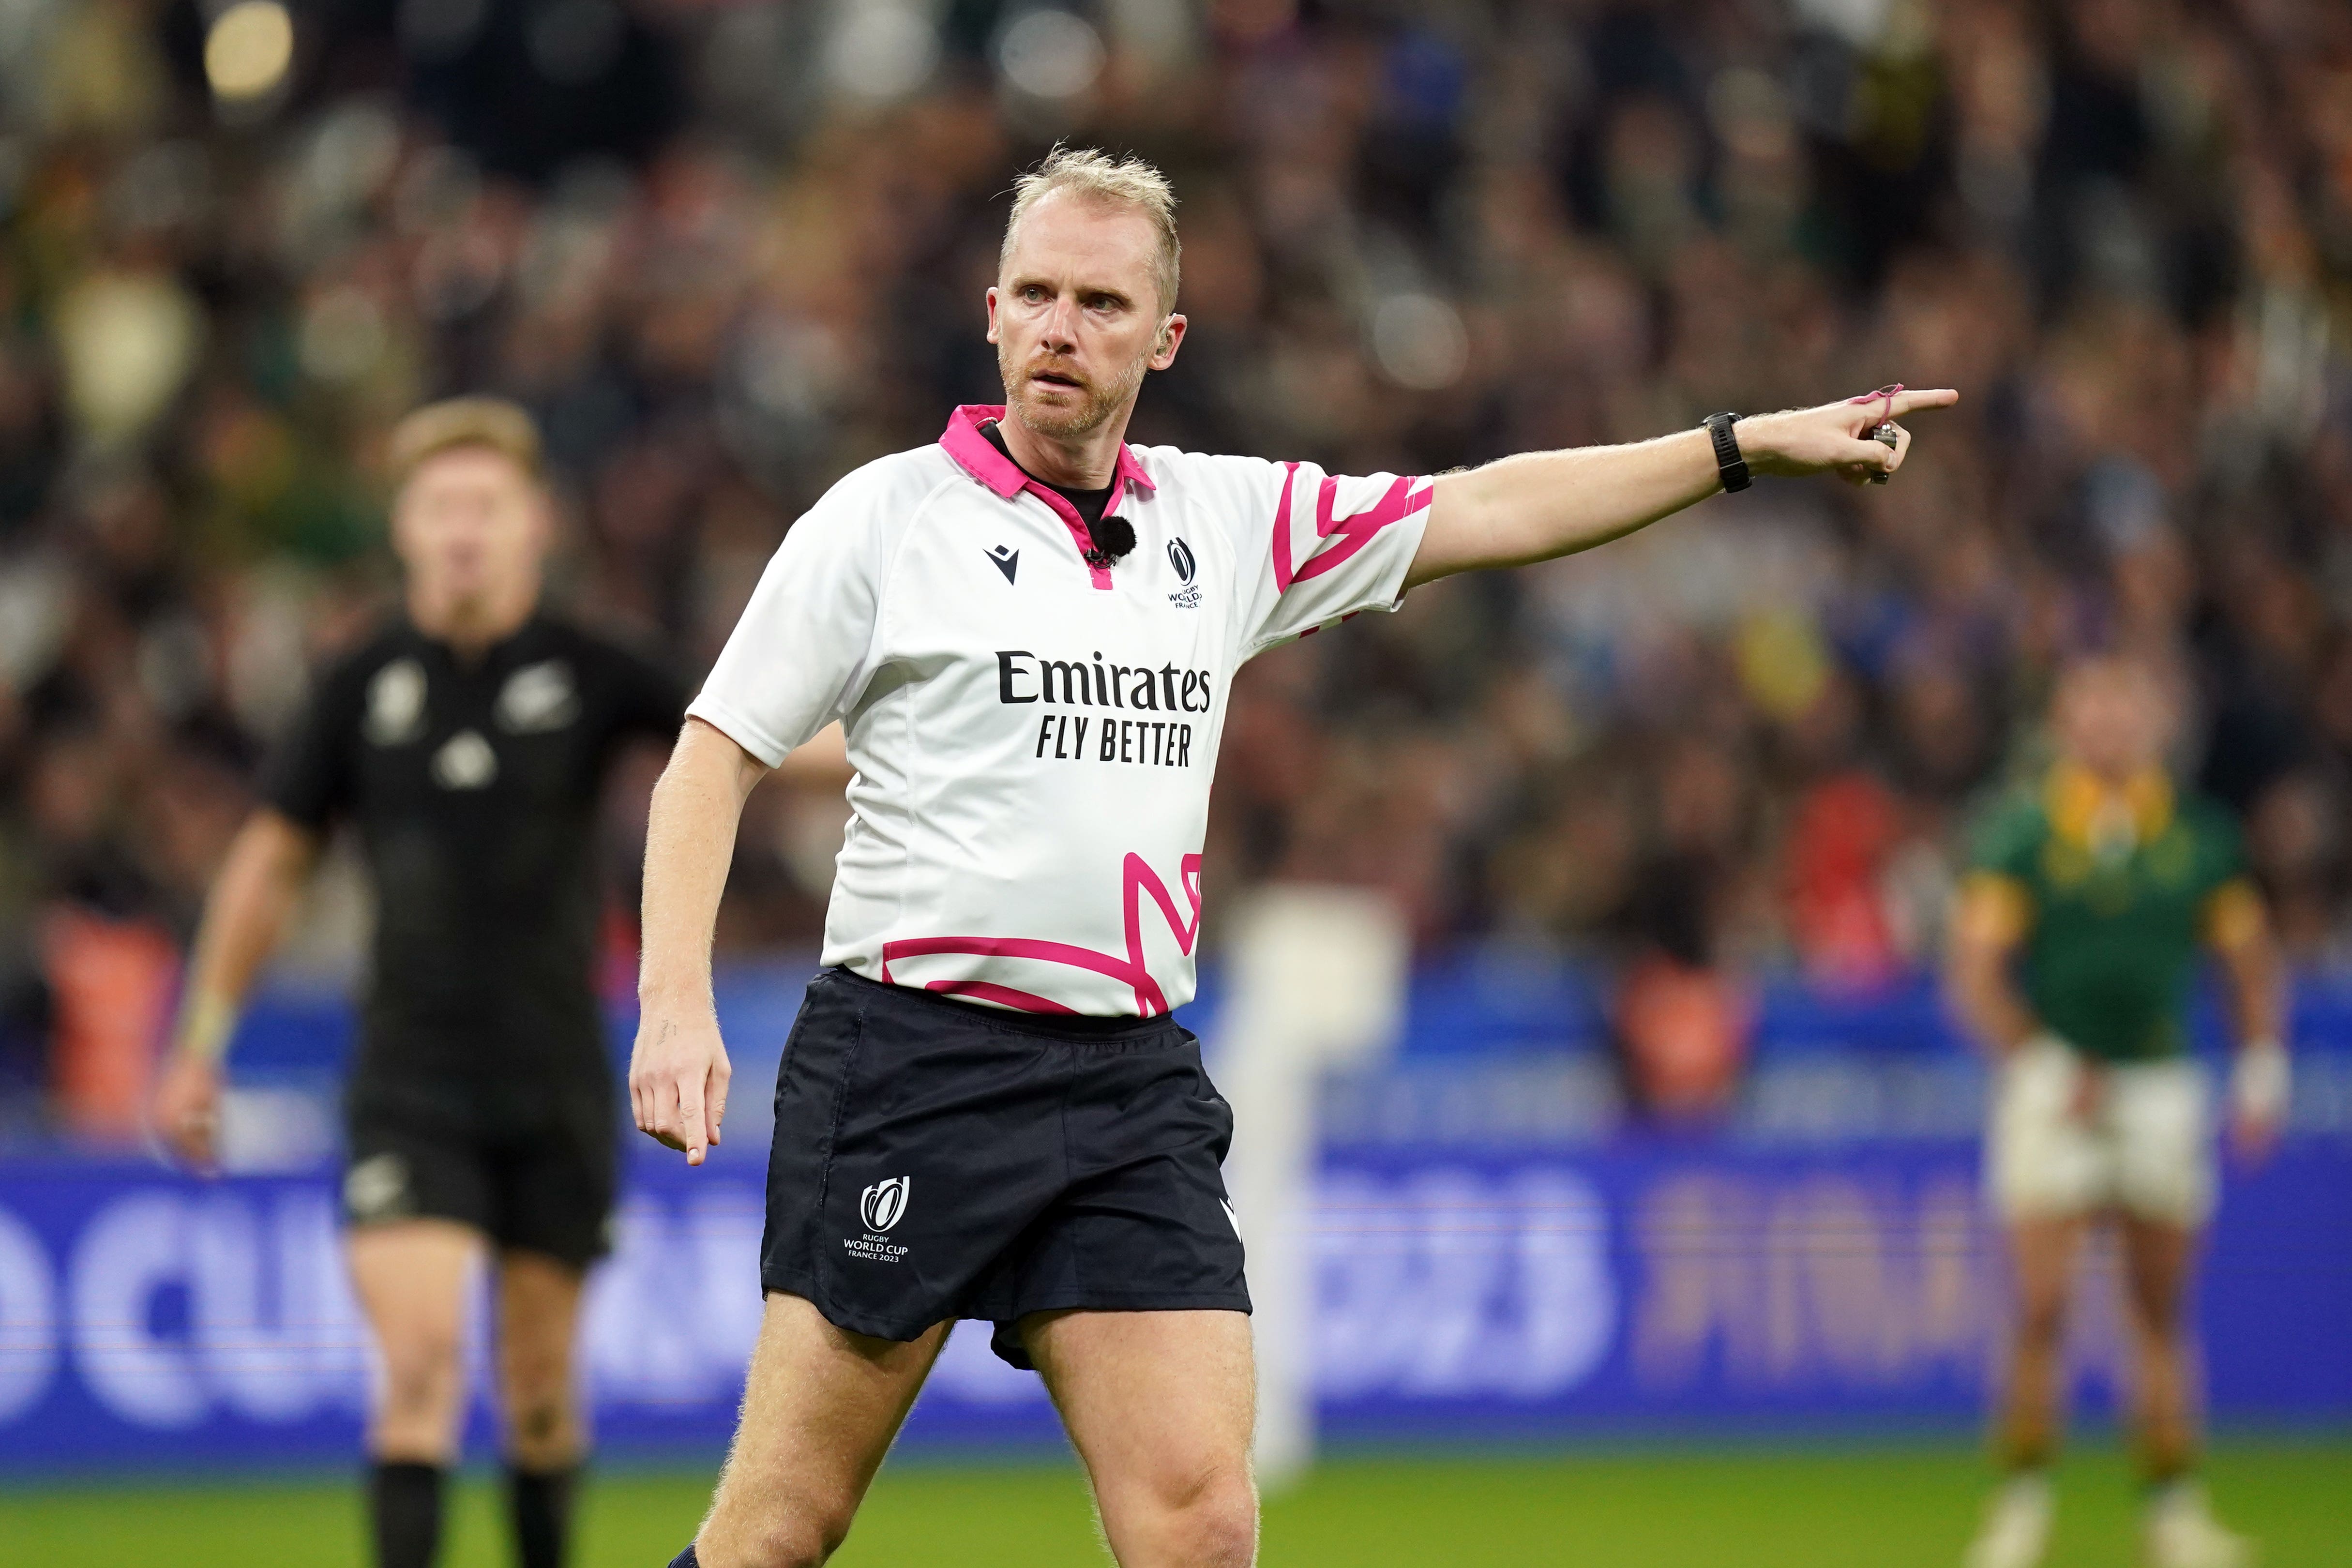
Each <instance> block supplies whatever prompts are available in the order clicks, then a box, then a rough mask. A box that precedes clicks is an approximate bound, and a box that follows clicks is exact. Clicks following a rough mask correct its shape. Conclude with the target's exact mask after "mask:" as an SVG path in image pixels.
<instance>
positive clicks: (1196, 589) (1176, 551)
mask: <svg viewBox="0 0 2352 1568" xmlns="http://www.w3.org/2000/svg"><path fill="white" fill-rule="evenodd" d="M1168 564H1169V565H1170V566H1171V567H1173V568H1175V571H1176V580H1177V582H1179V583H1181V584H1183V586H1181V587H1180V588H1178V589H1177V590H1176V592H1174V593H1172V594H1171V595H1168V602H1169V603H1170V604H1171V605H1175V606H1176V607H1177V608H1178V609H1180V610H1197V609H1199V608H1200V607H1201V584H1198V583H1195V582H1194V581H1192V577H1193V574H1195V573H1197V572H1198V571H1200V569H1201V563H1200V562H1199V560H1197V559H1196V558H1195V557H1194V556H1193V554H1192V546H1191V545H1190V544H1187V543H1185V542H1184V541H1183V540H1182V539H1181V537H1180V538H1176V539H1171V540H1170V541H1169V542H1168Z"/></svg>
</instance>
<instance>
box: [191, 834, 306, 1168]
mask: <svg viewBox="0 0 2352 1568" xmlns="http://www.w3.org/2000/svg"><path fill="white" fill-rule="evenodd" d="M319 845H320V836H319V835H318V834H317V833H315V832H312V831H311V830H310V829H309V828H307V827H304V826H301V825H300V824H299V823H297V822H295V821H294V820H293V819H292V818H290V817H288V816H284V815H282V814H281V813H279V812H277V811H274V810H271V809H270V808H268V807H267V806H264V807H263V808H261V809H260V810H258V811H256V812H255V813H254V814H253V815H252V816H248V817H247V818H246V819H245V826H242V827H240V828H239V829H237V834H236V838H235V839H234V840H232V841H231V842H230V844H229V849H228V855H227V856H226V858H224V859H223V860H222V862H221V868H220V874H219V875H218V876H217V877H215V879H213V887H212V891H211V893H210V894H209V895H207V896H206V898H205V913H204V919H203V921H202V922H201V923H200V924H199V925H198V926H197V928H196V942H195V951H194V954H193V956H192V957H191V958H190V959H189V961H188V982H187V985H186V987H185V989H184V992H183V993H182V999H181V1004H180V1017H179V1023H178V1025H177V1026H176V1027H175V1028H174V1029H173V1049H172V1058H171V1060H170V1062H169V1063H168V1064H167V1065H166V1066H165V1068H164V1069H163V1081H162V1083H161V1084H160V1085H159V1086H158V1087H157V1089H156V1094H155V1127H156V1131H159V1132H160V1133H161V1134H162V1135H163V1139H164V1140H165V1142H168V1143H170V1144H171V1145H172V1147H173V1149H174V1150H176V1151H177V1152H179V1154H180V1157H181V1158H183V1159H184V1160H186V1161H187V1162H188V1163H190V1164H192V1165H195V1166H198V1167H200V1168H204V1167H209V1166H210V1165H211V1164H212V1163H213V1162H214V1159H215V1155H216V1153H217V1149H216V1147H215V1144H216V1134H217V1131H218V1123H219V1112H220V1091H221V1059H222V1058H223V1057H224V1056H225V1055H226V1053H227V1050H228V1041H229V1037H230V1036H231V1035H232V1034H234V1033H236V1015H237V1009H238V1007H239V1006H240V1005H243V1003H244V1001H245V994H246V992H247V989H248V988H250V987H251V985H252V984H253V977H254V975H255V974H257V973H259V971H260V969H261V965H262V963H263V962H264V961H265V960H267V959H268V956H269V953H270V950H271V949H273V948H275V947H276V946H277V945H278V933H279V932H280V931H283V930H284V929H285V927H286V917H287V915H288V914H289V913H290V912H291V911H292V910H293V908H294V901H295V900H296V899H298V898H299V897H300V896H301V892H302V884H303V883H304V882H305V881H306V880H308V879H309V878H310V868H311V867H312V866H313V865H315V864H316V863H317V862H318V858H319Z"/></svg>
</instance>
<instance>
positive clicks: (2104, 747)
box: [2057, 659, 2172, 779]
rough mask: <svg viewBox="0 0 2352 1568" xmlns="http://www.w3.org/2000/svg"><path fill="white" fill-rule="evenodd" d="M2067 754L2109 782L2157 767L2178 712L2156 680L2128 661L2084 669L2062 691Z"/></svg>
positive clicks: (2109, 661) (2062, 734) (2106, 661)
mask: <svg viewBox="0 0 2352 1568" xmlns="http://www.w3.org/2000/svg"><path fill="white" fill-rule="evenodd" d="M2057 717H2058V739H2059V742H2060V744H2061V745H2063V747H2064V748H2065V751H2066V754H2067V755H2068V756H2070V757H2072V758H2074V761H2076V762H2078V763H2082V764H2083V765H2084V767H2087V768H2089V769H2090V770H2091V771H2092V772H2094V773H2102V774H2105V776H2107V777H2109V778H2116V779H2120V778H2125V777H2127V776H2129V775H2130V774H2132V773H2137V772H2139V771H2140V770H2141V769H2144V768H2148V767H2152V766H2154V765H2156V763H2158V761H2159V760H2160V759H2161V758H2162V756H2163V754H2164V748H2165V745H2166V743H2167V742H2168V741H2169V740H2170V738H2171V729H2172V708H2171V704H2170V702H2169V701H2168V700H2167V699H2166V697H2165V694H2164V691H2163V689H2161V688H2160V687H2158V684H2157V681H2156V678H2155V677H2154V676H2152V675H2150V674H2149V673H2148V672H2147V670H2146V669H2143V668H2141V667H2140V666H2138V665H2137V664H2133V663H2130V662H2128V661H2126V660H2123V659H2101V660H2098V661H2097V662H2095V663H2091V664H2085V665H2081V666H2078V667H2077V668H2075V669H2074V671H2073V672H2071V673H2070V674H2069V675H2068V676H2067V677H2066V680H2065V684H2064V685H2063V686H2062V687H2061V688H2060V689H2059V692H2058V715H2057Z"/></svg>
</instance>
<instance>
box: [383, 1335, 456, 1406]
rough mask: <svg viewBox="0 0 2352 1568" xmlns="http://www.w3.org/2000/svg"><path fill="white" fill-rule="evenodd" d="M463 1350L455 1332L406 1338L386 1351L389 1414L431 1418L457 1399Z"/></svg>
mask: <svg viewBox="0 0 2352 1568" xmlns="http://www.w3.org/2000/svg"><path fill="white" fill-rule="evenodd" d="M462 1361H463V1347H462V1346H461V1345H460V1344H459V1343H458V1339H457V1335H456V1334H454V1333H439V1332H435V1331H425V1332H421V1333H416V1334H410V1335H403V1336H401V1339H400V1342H397V1343H387V1344H386V1345H385V1346H384V1348H383V1404H384V1409H385V1410H386V1411H387V1412H388V1413H393V1414H396V1415H408V1416H415V1415H431V1414H434V1413H436V1411H438V1410H439V1409H440V1408H441V1407H442V1406H443V1405H448V1404H450V1403H451V1402H452V1401H454V1400H455V1399H456V1398H457V1386H458V1383H459V1380H460V1378H461V1376H462V1373H463V1368H462V1366H461V1364H460V1363H461V1362H462Z"/></svg>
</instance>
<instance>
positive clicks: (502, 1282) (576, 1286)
mask: <svg viewBox="0 0 2352 1568" xmlns="http://www.w3.org/2000/svg"><path fill="white" fill-rule="evenodd" d="M583 1283H585V1279H584V1277H583V1275H582V1273H581V1271H580V1270H579V1269H577V1268H573V1267H572V1265H570V1264H569V1263H564V1262H562V1261H560V1260H558V1259H556V1258H550V1257H548V1256H547V1255H546V1254H544V1253H539V1252H520V1251H509V1252H503V1253H500V1254H499V1400H500V1403H501V1405H503V1406H504V1409H505V1412H506V1421H507V1447H508V1451H509V1457H510V1458H512V1459H513V1460H514V1462H515V1463H516V1464H517V1465H519V1466H520V1467H521V1468H524V1469H526V1470H530V1471H532V1472H534V1473H543V1472H546V1471H549V1470H556V1469H562V1468H565V1467H567V1466H569V1465H571V1464H572V1463H573V1462H574V1461H576V1460H577V1459H578V1458H580V1450H581V1448H582V1447H583V1446H584V1443H585V1434H584V1432H583V1428H582V1422H581V1415H580V1399H579V1389H578V1385H577V1383H576V1381H575V1380H574V1378H573V1376H572V1344H573V1342H574V1337H575V1334H576V1331H577V1328H578V1324H579V1321H580V1290H581V1287H582V1285H583Z"/></svg>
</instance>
